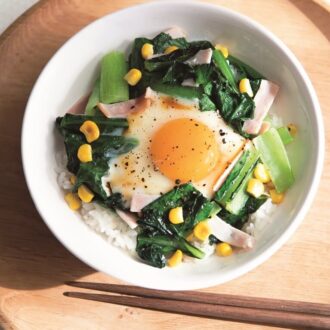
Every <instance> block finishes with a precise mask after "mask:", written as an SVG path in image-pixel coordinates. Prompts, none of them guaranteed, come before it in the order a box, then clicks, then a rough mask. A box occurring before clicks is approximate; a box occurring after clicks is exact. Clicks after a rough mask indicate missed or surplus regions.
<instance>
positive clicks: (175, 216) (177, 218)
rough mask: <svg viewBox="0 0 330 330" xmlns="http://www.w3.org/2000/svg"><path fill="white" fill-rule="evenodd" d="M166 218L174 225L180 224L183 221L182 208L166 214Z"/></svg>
mask: <svg viewBox="0 0 330 330" xmlns="http://www.w3.org/2000/svg"><path fill="white" fill-rule="evenodd" d="M168 218H169V220H170V222H171V223H173V224H174V225H177V224H179V223H182V222H183V221H184V219H183V210H182V207H176V208H174V209H171V211H170V213H169V214H168Z"/></svg>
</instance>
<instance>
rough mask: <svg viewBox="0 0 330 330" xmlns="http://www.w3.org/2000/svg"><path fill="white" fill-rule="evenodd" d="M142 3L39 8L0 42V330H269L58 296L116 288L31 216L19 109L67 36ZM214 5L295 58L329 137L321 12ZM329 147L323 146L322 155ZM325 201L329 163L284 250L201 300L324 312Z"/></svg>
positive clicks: (297, 5) (73, 2)
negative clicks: (284, 304) (85, 287)
mask: <svg viewBox="0 0 330 330" xmlns="http://www.w3.org/2000/svg"><path fill="white" fill-rule="evenodd" d="M142 2H143V1H142V0H141V1H140V0H121V1H120V0H112V1H110V0H98V1H91V0H47V1H46V0H44V1H41V2H40V3H38V4H37V5H36V6H35V7H33V8H32V9H31V10H30V11H29V12H27V13H26V14H24V15H23V16H22V17H21V18H20V19H19V20H18V21H16V22H15V23H14V24H13V25H12V26H11V27H10V28H9V29H8V30H7V31H6V32H5V33H4V34H3V35H2V36H0V141H1V149H0V150H1V162H0V170H1V174H2V178H1V180H0V187H1V189H0V209H1V212H0V328H1V325H2V326H3V327H4V328H5V329H144V330H147V329H172V328H173V329H178V328H180V329H188V328H189V329H198V330H199V329H215V328H216V327H217V328H218V327H219V328H221V329H243V328H244V329H266V328H267V327H262V326H254V325H242V324H239V323H233V322H223V321H217V320H208V319H202V318H194V317H188V316H181V315H174V314H165V313H160V312H153V311H146V310H141V309H135V308H127V307H121V306H112V305H108V304H101V303H95V302H89V301H82V300H74V299H69V298H65V297H63V296H62V292H63V291H65V290H66V289H67V288H66V287H65V285H64V284H63V283H64V282H65V281H68V280H78V279H79V280H89V281H95V282H97V281H98V282H109V283H119V281H117V280H115V279H113V278H111V277H109V276H106V275H104V274H101V273H97V272H95V271H94V270H93V269H91V268H90V267H88V266H86V265H85V264H83V263H82V262H81V261H79V260H78V259H76V258H75V257H74V256H72V255H71V254H70V253H69V252H68V251H67V250H66V249H65V248H64V247H63V246H62V245H61V244H60V243H59V242H58V241H57V240H56V239H55V238H54V236H53V235H52V234H51V232H50V231H49V230H48V229H47V227H46V226H45V224H44V223H43V221H42V219H41V218H40V216H39V215H38V213H37V211H36V210H35V208H34V206H33V203H32V200H31V198H30V196H29V192H28V190H27V187H26V184H25V180H24V177H23V172H22V166H21V157H20V130H21V123H22V116H23V114H24V108H25V104H26V101H27V98H28V96H29V93H30V91H31V88H32V86H33V84H34V82H35V80H36V79H37V77H38V75H39V73H40V71H41V70H42V68H43V67H44V65H45V64H46V63H47V61H48V60H49V58H50V57H51V56H52V55H53V54H54V52H55V51H56V50H57V49H58V48H59V47H60V46H61V45H62V44H63V43H64V42H65V41H66V40H67V39H68V38H69V37H70V36H72V35H73V34H74V33H76V32H77V31H78V30H80V29H81V28H82V27H83V26H85V25H86V24H88V23H89V22H91V21H93V20H94V19H96V18H98V17H100V16H102V15H104V14H107V13H109V12H112V11H116V10H118V9H121V8H124V7H128V6H131V5H133V4H137V3H142ZM212 2H213V3H218V4H219V5H223V6H225V7H228V8H231V9H234V10H236V11H238V12H241V13H243V14H245V15H247V16H249V17H251V18H253V19H255V20H256V21H258V22H260V23H261V24H263V25H264V26H266V27H267V28H268V29H269V30H271V31H272V32H274V33H275V34H276V35H277V36H278V37H280V38H281V39H282V40H283V41H284V42H285V43H286V44H287V45H288V46H289V47H290V48H291V49H292V50H293V52H294V53H295V54H296V56H297V57H298V59H299V60H300V61H301V62H302V64H303V65H304V67H305V69H306V70H307V72H308V74H309V76H310V77H311V79H312V82H313V84H314V86H315V89H316V91H317V94H318V97H319V100H320V103H321V106H322V111H323V117H324V120H325V127H326V130H327V129H328V128H329V126H330V113H329V111H330V109H329V105H330V98H329V93H330V70H329V67H330V46H329V37H330V29H329V21H330V17H329V13H328V12H327V10H326V6H319V5H318V4H317V3H313V2H312V1H309V0H291V1H289V0H269V1H263V0H248V1H246V0H230V1H225V0H216V1H212ZM318 2H319V3H320V0H318ZM46 110H47V109H45V111H46ZM329 145H330V144H329V139H328V136H327V140H326V147H327V149H328V148H329ZM31 147H33V146H31ZM329 196H330V163H329V159H326V161H325V166H324V172H323V177H322V180H321V185H320V187H319V190H318V194H317V196H316V199H315V200H314V203H313V205H312V208H311V210H310V211H309V213H308V216H307V217H306V219H305V220H304V222H303V224H302V225H301V227H300V228H299V229H298V230H297V232H296V233H295V234H294V236H293V237H292V238H291V239H290V240H289V241H288V242H287V243H286V244H285V246H284V247H283V248H282V249H280V251H278V252H277V253H276V254H275V255H274V256H273V257H271V258H270V259H269V260H268V261H267V262H265V263H264V264H262V265H261V266H259V267H258V268H257V269H255V270H254V271H251V272H250V273H248V274H246V275H244V276H242V277H241V278H239V279H236V280H234V281H231V282H230V283H227V284H225V285H221V286H217V287H213V288H209V289H207V291H210V292H219V293H220V292H221V293H231V294H241V295H249V296H256V295H258V296H262V297H273V298H282V299H296V300H306V301H314V302H324V303H330V257H329V251H330V243H329V242H330V225H329V223H330V221H329V218H328V214H329V211H330V203H329V201H328V197H329ZM50 203H51V201H50Z"/></svg>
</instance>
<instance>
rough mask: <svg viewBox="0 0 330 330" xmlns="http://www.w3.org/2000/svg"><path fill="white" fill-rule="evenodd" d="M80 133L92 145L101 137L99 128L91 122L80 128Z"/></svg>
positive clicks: (88, 121)
mask: <svg viewBox="0 0 330 330" xmlns="http://www.w3.org/2000/svg"><path fill="white" fill-rule="evenodd" d="M79 131H80V132H81V133H83V134H84V135H85V138H86V140H87V142H88V143H91V142H93V141H95V140H97V139H98V138H99V137H100V130H99V128H98V126H97V125H96V124H95V123H94V122H93V121H91V120H86V121H84V123H83V124H82V125H81V126H80V128H79Z"/></svg>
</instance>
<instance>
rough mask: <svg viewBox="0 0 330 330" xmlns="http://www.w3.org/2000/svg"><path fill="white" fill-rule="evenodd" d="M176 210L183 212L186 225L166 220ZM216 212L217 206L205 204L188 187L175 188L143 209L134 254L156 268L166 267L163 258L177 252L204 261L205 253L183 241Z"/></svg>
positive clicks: (195, 192)
mask: <svg viewBox="0 0 330 330" xmlns="http://www.w3.org/2000/svg"><path fill="white" fill-rule="evenodd" d="M178 206H181V207H182V208H183V216H184V219H185V221H184V222H183V223H182V224H177V225H173V224H172V223H171V222H170V221H169V220H168V214H169V212H170V210H171V209H172V208H175V207H178ZM219 210H220V207H219V205H218V204H217V203H216V202H214V201H209V200H207V199H206V198H205V197H204V196H203V195H202V194H201V193H200V192H199V191H198V190H197V189H195V188H194V187H193V186H192V185H191V184H184V185H180V186H177V187H175V188H174V189H172V190H171V191H169V192H168V193H166V194H164V195H163V196H161V197H159V198H158V199H157V200H155V201H153V202H152V203H150V204H148V205H147V206H146V207H144V208H143V209H142V211H141V217H140V218H139V221H138V224H139V229H140V233H139V235H138V244H137V253H138V254H139V255H140V257H141V258H142V259H143V260H145V261H146V262H148V263H149V264H151V265H153V266H156V267H163V266H165V259H166V255H167V254H168V253H170V252H174V251H175V250H176V249H180V250H182V252H184V253H185V254H187V255H190V256H192V257H195V258H203V256H204V253H203V252H202V251H200V250H199V249H198V248H196V247H194V246H193V245H191V244H190V243H189V242H187V241H186V240H185V237H186V236H187V234H188V233H190V232H191V231H192V229H193V228H194V227H195V226H196V224H198V223H199V222H201V221H204V220H206V219H207V218H209V217H212V216H213V215H214V214H216V213H218V212H219ZM153 253H154V254H155V255H153ZM156 261H157V262H156Z"/></svg>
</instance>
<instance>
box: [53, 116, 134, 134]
mask: <svg viewBox="0 0 330 330" xmlns="http://www.w3.org/2000/svg"><path fill="white" fill-rule="evenodd" d="M86 120H92V121H94V122H95V124H97V126H98V128H99V130H100V134H101V136H104V135H113V133H114V132H116V130H118V129H119V128H128V121H127V119H126V118H107V117H105V116H103V115H95V116H87V115H72V114H70V113H67V114H66V115H64V116H63V117H58V118H57V119H56V122H57V126H58V128H59V129H60V130H69V131H71V132H75V133H80V130H79V129H80V126H81V125H82V124H83V123H84V122H85V121H86Z"/></svg>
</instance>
